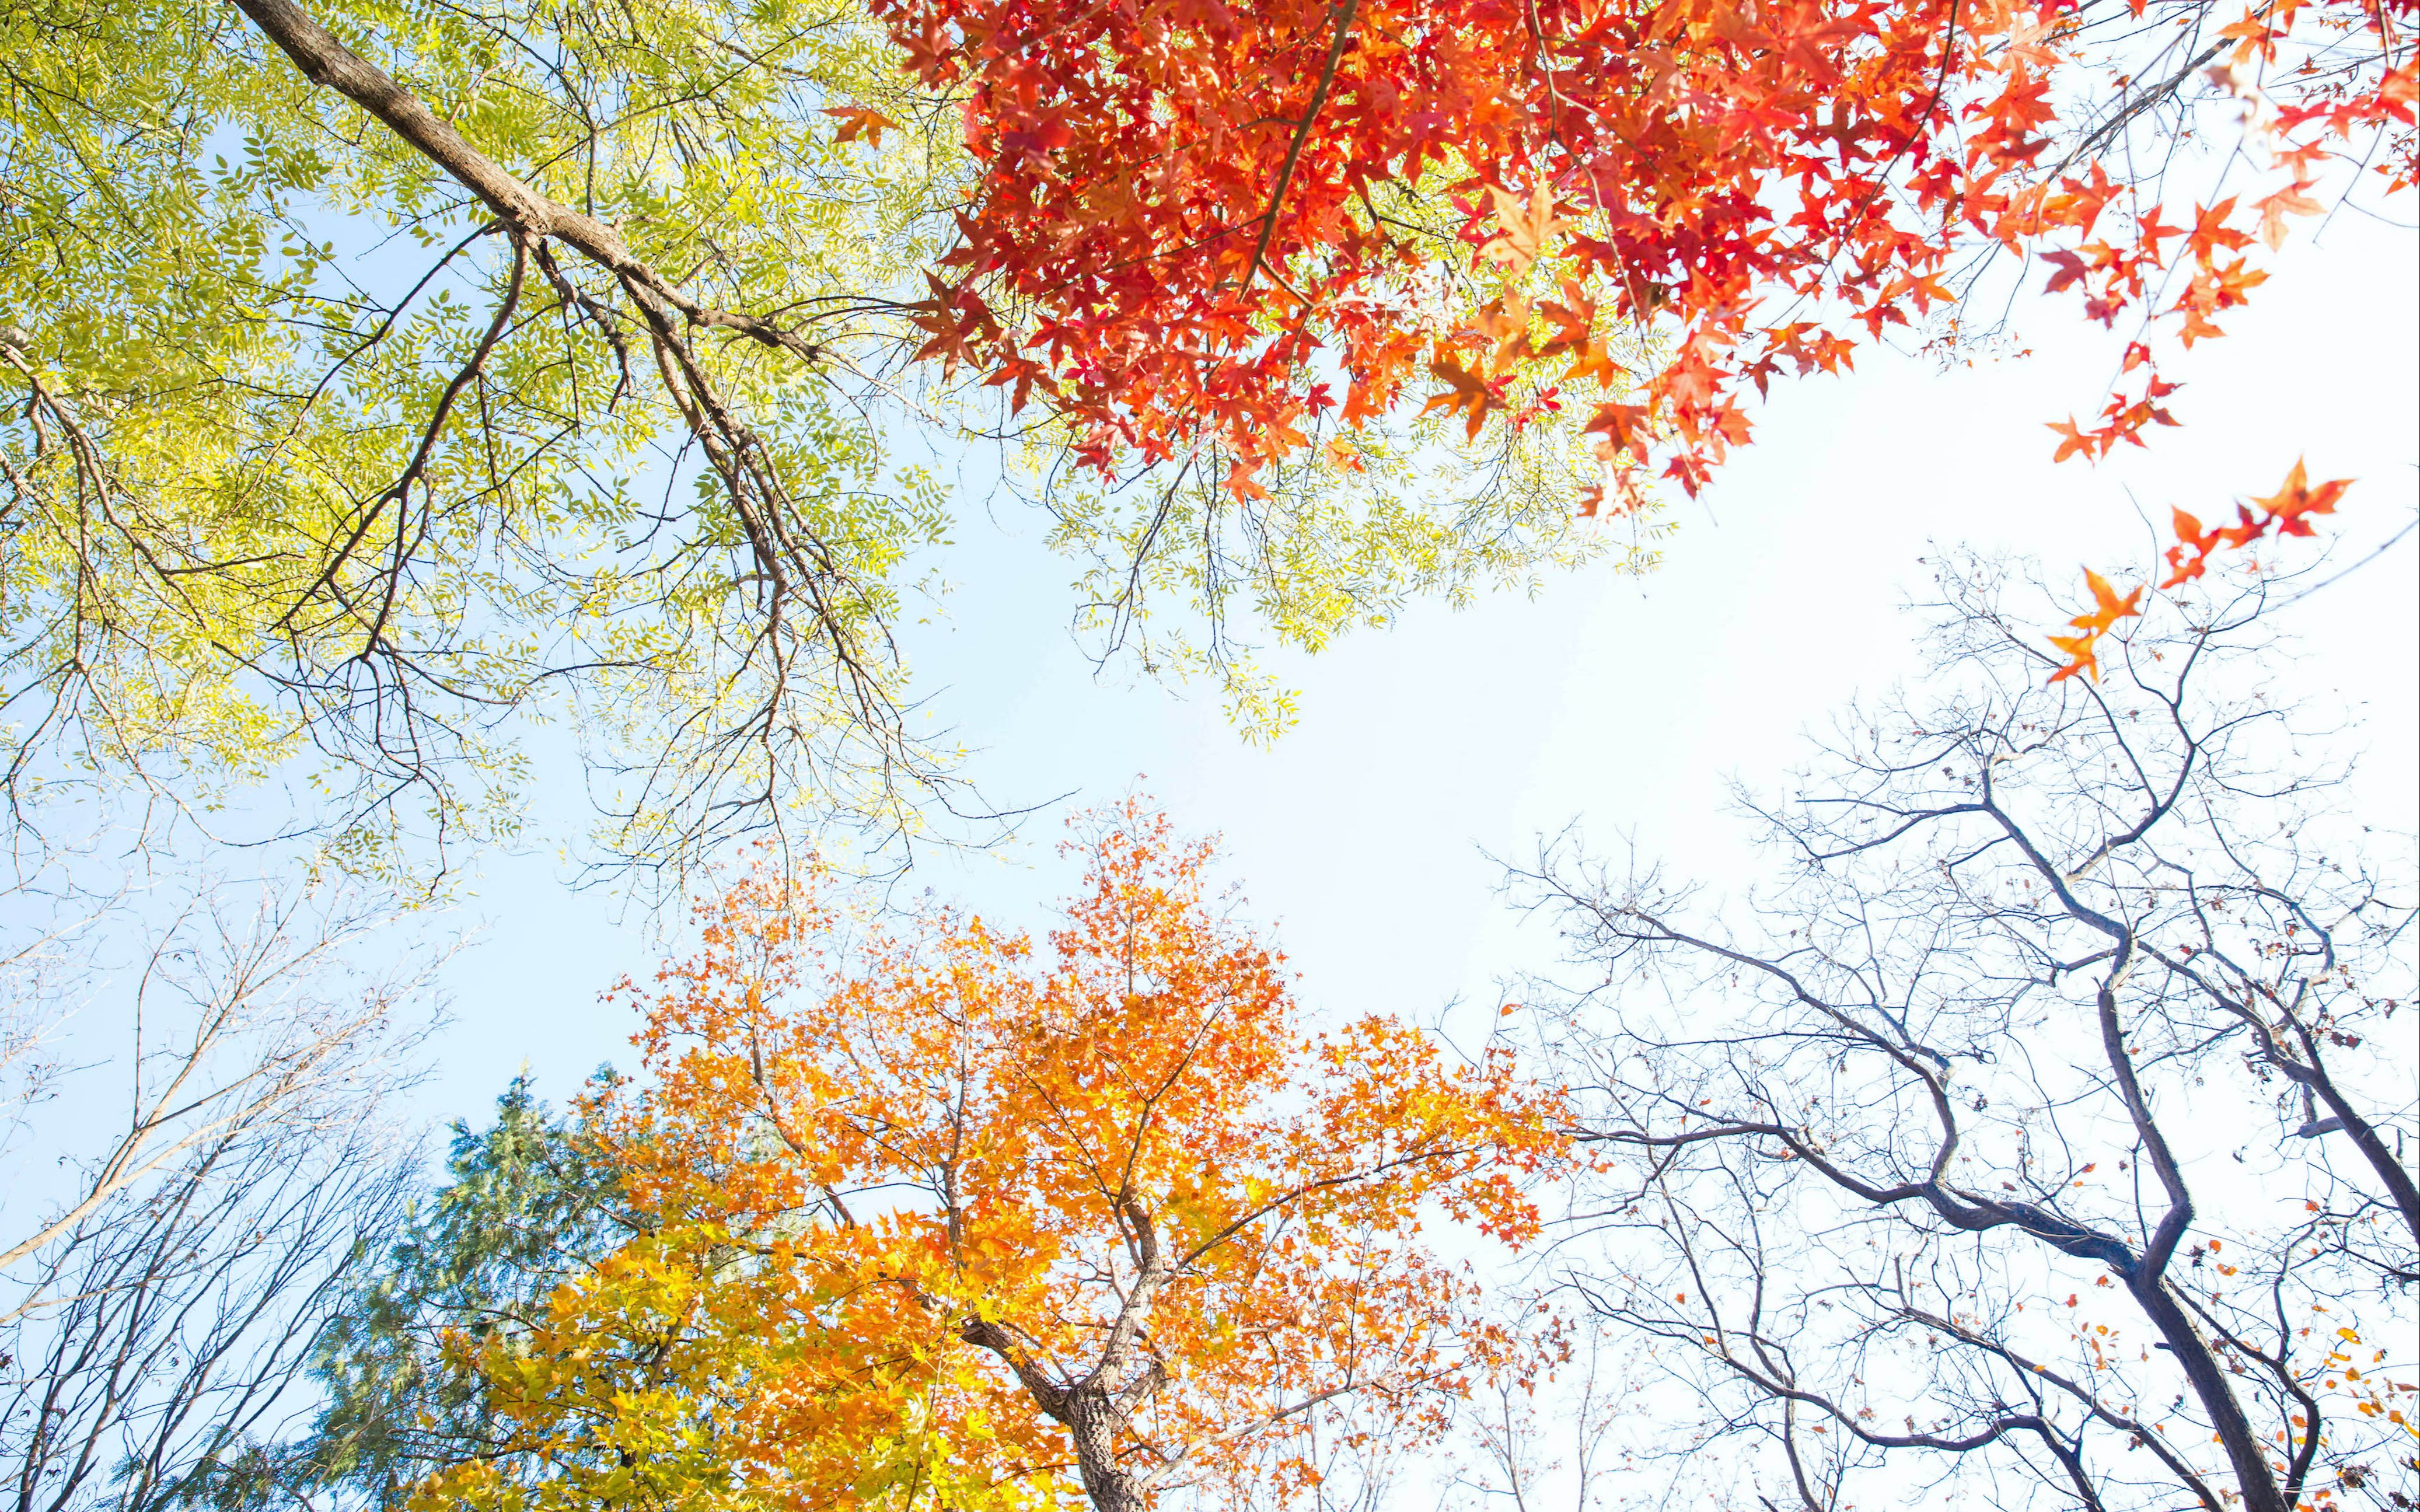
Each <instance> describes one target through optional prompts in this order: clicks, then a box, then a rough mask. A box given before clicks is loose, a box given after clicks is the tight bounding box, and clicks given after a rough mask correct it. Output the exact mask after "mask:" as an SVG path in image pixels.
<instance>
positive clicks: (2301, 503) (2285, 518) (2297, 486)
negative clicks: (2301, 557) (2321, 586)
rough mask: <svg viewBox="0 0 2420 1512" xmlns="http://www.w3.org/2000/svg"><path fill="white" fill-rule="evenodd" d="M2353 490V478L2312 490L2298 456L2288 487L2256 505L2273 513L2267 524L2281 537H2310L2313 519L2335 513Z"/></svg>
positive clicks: (2287, 482) (2287, 481)
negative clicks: (2340, 502) (2311, 520)
mask: <svg viewBox="0 0 2420 1512" xmlns="http://www.w3.org/2000/svg"><path fill="white" fill-rule="evenodd" d="M2350 487H2352V479H2350V478H2349V477H2339V478H2333V479H2330V480H2329V481H2328V482H2325V483H2322V484H2320V485H2319V487H2318V488H2311V487H2309V486H2308V485H2307V483H2306V482H2305V481H2304V473H2303V460H2302V459H2301V458H2299V457H2298V458H2296V459H2294V470H2293V471H2292V472H2290V473H2288V474H2287V475H2286V486H2285V487H2284V488H2281V489H2279V490H2278V491H2276V492H2274V493H2273V494H2271V495H2270V496H2269V497H2267V498H2265V499H2263V498H2259V497H2257V496H2256V497H2255V498H2254V499H2253V501H2252V502H2253V503H2254V504H2257V505H2258V506H2259V507H2261V508H2263V509H2265V510H2267V511H2268V512H2269V519H2268V521H2266V522H2264V523H2273V524H2274V525H2275V526H2276V527H2277V534H2279V535H2280V536H2307V535H2309V534H2311V522H2310V519H2309V517H2310V516H2312V515H2325V514H2334V513H2335V512H2336V501H2337V500H2338V499H2341V498H2343V497H2344V492H2345V490H2347V489H2349V488H2350Z"/></svg>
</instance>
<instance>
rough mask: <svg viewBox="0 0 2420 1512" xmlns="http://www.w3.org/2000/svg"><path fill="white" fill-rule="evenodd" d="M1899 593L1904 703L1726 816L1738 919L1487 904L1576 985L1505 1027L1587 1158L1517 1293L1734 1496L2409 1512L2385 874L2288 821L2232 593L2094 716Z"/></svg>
mask: <svg viewBox="0 0 2420 1512" xmlns="http://www.w3.org/2000/svg"><path fill="white" fill-rule="evenodd" d="M1938 580H1939V584H1940V586H1941V589H1942V594H1941V601H1940V602H1939V603H1937V604H1935V605H1932V606H1931V609H1932V610H1933V612H1934V613H1935V615H1936V616H1937V621H1938V623H1937V625H1936V628H1935V631H1934V633H1933V638H1932V642H1931V646H1932V649H1933V652H1934V655H1933V658H1932V663H1931V671H1930V674H1929V676H1928V677H1927V678H1925V680H1924V682H1923V684H1922V686H1921V688H1920V690H1919V691H1918V692H1917V693H1916V694H1912V695H1911V694H1901V695H1899V696H1896V697H1893V698H1891V699H1889V700H1887V701H1885V702H1884V703H1882V704H1880V705H1878V706H1876V707H1872V708H1869V709H1856V710H1854V711H1852V712H1851V713H1850V714H1849V715H1848V716H1847V717H1846V718H1845V719H1843V720H1842V721H1841V722H1840V724H1839V725H1838V728H1837V731H1836V733H1835V735H1834V737H1833V738H1832V739H1831V740H1828V741H1826V742H1824V743H1823V746H1822V748H1821V752H1820V755H1819V756H1817V758H1816V759H1815V761H1814V762H1813V763H1812V764H1811V765H1810V766H1809V767H1807V769H1805V770H1803V771H1801V772H1798V773H1797V774H1796V776H1795V777H1794V779H1793V781H1792V784H1791V786H1790V787H1789V789H1788V796H1787V797H1786V799H1784V800H1783V801H1781V802H1779V803H1758V802H1755V801H1753V800H1750V799H1749V798H1747V797H1746V795H1745V794H1743V796H1742V802H1743V804H1744V806H1745V808H1746V809H1747V811H1748V813H1749V814H1750V816H1751V817H1752V818H1754V819H1755V820H1756V821H1757V822H1758V823H1759V824H1760V825H1761V828H1762V830H1763V833H1764V834H1765V836H1766V837H1767V840H1768V842H1769V844H1770V846H1771V847H1772V848H1773V849H1774V850H1776V851H1777V852H1778V853H1779V855H1780V857H1781V860H1782V866H1781V870H1780V875H1779V876H1778V878H1777V879H1776V881H1774V883H1773V884H1772V885H1771V886H1769V887H1767V888H1765V889H1763V890H1761V891H1758V892H1754V893H1751V894H1749V895H1748V896H1746V898H1745V902H1744V903H1743V904H1742V905H1741V906H1738V907H1725V908H1717V907H1711V906H1706V905H1705V904H1704V903H1703V901H1702V900H1701V898H1700V897H1699V896H1698V895H1697V894H1696V893H1695V892H1694V891H1693V890H1692V889H1690V888H1688V887H1685V886H1678V885H1674V884H1671V883H1669V882H1668V881H1666V880H1665V879H1664V878H1663V876H1662V875H1660V874H1659V873H1658V872H1657V871H1656V870H1654V869H1652V868H1649V867H1642V866H1637V865H1634V866H1632V867H1630V868H1628V869H1627V870H1623V869H1618V868H1614V867H1609V866H1607V865H1603V864H1600V863H1595V862H1591V861H1590V860H1589V859H1587V858H1586V857H1585V856H1584V855H1583V854H1581V853H1580V851H1579V850H1578V848H1577V846H1576V845H1575V843H1574V842H1573V841H1572V840H1571V839H1570V837H1569V836H1566V837H1565V839H1564V840H1562V841H1559V842H1557V843H1555V844H1552V845H1549V846H1546V847H1544V849H1543V850H1542V852H1541V856H1540V860H1539V863H1538V865H1536V866H1535V868H1534V869H1528V870H1524V871H1519V872H1516V873H1515V874H1514V875H1515V879H1516V881H1515V883H1514V885H1515V887H1516V890H1518V891H1520V892H1521V893H1522V894H1523V895H1524V896H1526V898H1527V900H1528V902H1529V903H1530V904H1531V905H1532V906H1534V907H1537V908H1541V909H1544V910H1545V911H1547V912H1551V913H1552V914H1554V915H1555V916H1556V917H1557V918H1558V919H1559V921H1560V924H1561V926H1562V928H1563V931H1564V937H1565V939H1566V942H1567V943H1568V945H1569V947H1570V950H1571V953H1572V956H1573V958H1574V959H1575V960H1576V961H1579V962H1583V963H1585V964H1586V965H1587V966H1588V967H1589V968H1590V973H1591V975H1592V978H1593V979H1592V980H1590V981H1588V982H1586V983H1584V984H1582V985H1578V986H1565V987H1562V988H1559V989H1558V988H1554V987H1551V986H1548V985H1546V984H1541V986H1540V989H1539V990H1538V992H1537V994H1536V995H1535V998H1534V1002H1535V1003H1536V1004H1537V1005H1539V1006H1542V1007H1543V1008H1544V1009H1545V1010H1546V1011H1544V1013H1542V1014H1541V1015H1540V1016H1539V1017H1538V1020H1537V1022H1538V1024H1539V1029H1538V1033H1539V1035H1540V1037H1541V1039H1542V1040H1543V1041H1544V1044H1545V1046H1546V1047H1547V1048H1548V1049H1549V1050H1550V1052H1552V1054H1553V1056H1554V1057H1555V1059H1556V1061H1557V1062H1558V1063H1559V1071H1560V1074H1561V1075H1562V1076H1563V1077H1564V1078H1565V1080H1566V1081H1567V1083H1568V1084H1569V1085H1570V1086H1571V1087H1572V1088H1573V1089H1574V1097H1575V1115H1574V1116H1575V1132H1576V1133H1577V1134H1578V1136H1579V1137H1580V1138H1581V1139H1583V1140H1586V1141H1589V1142H1591V1143H1593V1144H1594V1145H1595V1146H1597V1147H1598V1148H1599V1149H1600V1150H1601V1151H1602V1152H1603V1153H1604V1155H1605V1157H1606V1159H1605V1160H1604V1161H1603V1162H1602V1163H1601V1164H1600V1166H1599V1167H1598V1171H1597V1174H1596V1176H1595V1177H1594V1178H1593V1179H1592V1180H1591V1181H1590V1182H1589V1183H1588V1184H1586V1185H1585V1187H1584V1188H1583V1189H1581V1190H1580V1191H1578V1192H1576V1193H1575V1201H1574V1206H1573V1209H1572V1212H1571V1215H1570V1216H1571V1228H1572V1232H1571V1235H1570V1236H1569V1238H1567V1239H1566V1240H1565V1241H1564V1245H1563V1247H1562V1249H1561V1251H1560V1252H1559V1278H1560V1280H1561V1282H1562V1284H1563V1285H1565V1286H1568V1287H1569V1288H1570V1289H1571V1290H1572V1291H1573V1292H1575V1293H1576V1294H1577V1295H1578V1296H1580V1297H1581V1298H1583V1299H1585V1301H1586V1302H1588V1303H1589V1304H1590V1306H1592V1307H1593V1308H1594V1309H1595V1310H1596V1311H1597V1312H1598V1313H1599V1314H1601V1315H1602V1316H1603V1317H1606V1318H1607V1319H1610V1320H1612V1321H1613V1322H1614V1323H1616V1324H1617V1325H1618V1326H1620V1327H1621V1328H1622V1329H1624V1330H1627V1331H1628V1332H1629V1333H1631V1334H1632V1335H1633V1336H1634V1338H1636V1339H1637V1341H1638V1343H1639V1345H1640V1346H1641V1350H1640V1356H1639V1357H1640V1358H1641V1359H1642V1360H1646V1361H1650V1362H1652V1365H1653V1366H1654V1368H1656V1369H1658V1370H1660V1371H1661V1372H1663V1373H1664V1374H1665V1376H1666V1378H1667V1380H1668V1382H1669V1390H1668V1393H1667V1394H1666V1400H1667V1403H1668V1407H1669V1408H1670V1409H1671V1410H1672V1411H1679V1412H1681V1413H1682V1415H1683V1416H1689V1417H1693V1418H1694V1422H1692V1423H1691V1424H1689V1425H1688V1428H1687V1431H1685V1432H1683V1433H1679V1434H1674V1435H1672V1436H1670V1437H1669V1438H1668V1440H1667V1442H1666V1443H1665V1445H1664V1446H1663V1448H1662V1449H1661V1451H1660V1453H1662V1454H1663V1455H1664V1456H1666V1457H1668V1459H1670V1460H1671V1461H1674V1462H1675V1463H1674V1464H1673V1469H1674V1470H1675V1473H1677V1474H1681V1475H1684V1476H1686V1477H1687V1482H1688V1484H1689V1485H1690V1486H1691V1488H1692V1490H1693V1492H1695V1493H1700V1494H1701V1493H1703V1492H1704V1491H1707V1490H1713V1491H1714V1493H1715V1494H1716V1495H1717V1497H1718V1498H1720V1497H1722V1496H1726V1495H1727V1496H1729V1497H1730V1499H1731V1500H1733V1501H1734V1503H1735V1504H1742V1505H1755V1504H1761V1505H1764V1506H1767V1507H1778V1506H1781V1505H1785V1504H1787V1505H1793V1506H1800V1507H1805V1508H1810V1509H1814V1508H1823V1509H1830V1508H1836V1507H1845V1506H1848V1505H1851V1504H1856V1505H1863V1506H1872V1505H1875V1504H1878V1503H1880V1502H1884V1501H1887V1500H1890V1499H1891V1498H1893V1497H1894V1496H1897V1497H1901V1498H1905V1499H1909V1500H1911V1501H1912V1500H1915V1499H1917V1498H1926V1499H1931V1498H1938V1497H1940V1496H1942V1495H1945V1494H1962V1495H1964V1496H1971V1497H1975V1498H1978V1499H1979V1504H1988V1505H1992V1506H1995V1507H2011V1508H2013V1507H2024V1506H2037V1505H2039V1506H2082V1507H2086V1508H2092V1509H2101V1508H2108V1509H2112V1512H2115V1509H2118V1508H2138V1507H2139V1508H2153V1507H2159V1508H2167V1507H2180V1506H2201V1507H2207V1508H2211V1509H2213V1512H2215V1509H2218V1508H2222V1507H2234V1506H2242V1507H2247V1508H2251V1509H2254V1512H2288V1509H2289V1508H2315V1509H2316V1508H2333V1507H2352V1506H2377V1507H2387V1506H2393V1507H2411V1506H2413V1505H2415V1504H2420V1459H2415V1458H2414V1455H2413V1449H2414V1443H2413V1436H2412V1429H2411V1426H2410V1424H2411V1422H2412V1419H2413V1418H2414V1417H2415V1416H2420V1412H2415V1411H2414V1408H2415V1405H2420V1404H2415V1401H2414V1398H2413V1395H2412V1393H2413V1386H2412V1380H2414V1379H2415V1373H2414V1371H2413V1370H2412V1364H2413V1360H2412V1348H2413V1341H2414V1339H2415V1337H2420V1332H2415V1325H2416V1324H2420V1318H2415V1307H2414V1297H2413V1290H2412V1284H2413V1282H2414V1281H2415V1280H2420V1195H2415V1191H2414V1186H2413V1181H2412V1168H2411V1165H2410V1161H2411V1158H2412V1146H2411V1141H2412V1134H2413V1131H2414V1100H2413V1099H2414V1059H2413V1044H2412V1038H2413V1037H2412V1032H2411V1025H2410V1022H2409V1019H2408V1017H2407V1018H2406V1019H2405V1021H2403V1022H2402V1023H2400V1024H2398V1023H2397V1022H2396V1020H2397V1015H2398V1014H2399V1013H2401V1014H2408V1012H2409V1009H2410V1006H2411V1002H2412V994H2413V990H2414V969H2413V946H2414V928H2413V903H2414V896H2413V892H2414V879H2413V876H2412V859H2411V852H2410V850H2409V845H2408V838H2405V837H2393V836H2386V835H2381V834H2377V833H2373V831H2372V830H2371V829H2370V828H2369V827H2367V826H2366V825H2363V824H2361V823H2360V822H2358V820H2357V819H2355V818H2350V817H2348V816H2346V815H2344V814H2342V813H2340V812H2337V811H2336V810H2335V807H2333V806H2332V804H2333V803H2335V802H2336V801H2337V800H2338V797H2339V794H2340V792H2341V787H2340V784H2341V780H2342V776H2343V772H2344V769H2343V768H2342V767H2341V766H2330V765H2328V764H2327V763H2326V762H2325V761H2324V760H2322V759H2321V758H2320V756H2319V755H2317V754H2316V753H2318V752H2319V751H2321V750H2323V749H2324V740H2323V738H2324V737H2325V736H2326V735H2327V734H2328V733H2329V732H2328V731H2326V730H2324V729H2322V728H2319V726H2318V725H2317V723H2316V721H2315V720H2314V718H2313V717H2312V713H2311V709H2310V707H2309V705H2308V703H2307V701H2305V700H2303V699H2301V698H2300V697H2299V694H2300V693H2301V692H2302V690H2301V688H2300V687H2299V686H2298V684H2299V683H2300V682H2301V681H2302V680H2303V678H2304V675H2305V672H2306V668H2304V667H2302V666H2300V665H2298V664H2297V663H2296V662H2294V661H2293V659H2292V658H2291V657H2290V655H2289V654H2288V652H2287V651H2286V650H2285V649H2284V648H2283V647H2281V645H2280V643H2279V641H2278V637H2277V636H2276V635H2275V634H2274V633H2273V631H2272V629H2271V628H2270V626H2269V625H2268V624H2267V623H2266V622H2265V619H2264V616H2265V614H2266V612H2267V610H2268V609H2269V607H2270V605H2271V603H2272V602H2273V600H2274V599H2276V598H2277V597H2278V596H2279V590H2278V585H2276V584H2275V583H2273V582H2270V581H2264V580H2256V581H2254V582H2252V583H2250V584H2249V585H2236V586H2234V587H2232V588H2228V587H2224V586H2213V587H2212V588H2211V590H2210V593H2211V596H2205V595H2202V594H2199V593H2196V594H2195V595H2193V596H2189V597H2183V598H2176V599H2164V600H2155V601H2154V602H2153V603H2152V604H2151V605H2150V606H2149V608H2148V610H2147V611H2146V615H2145V617H2143V618H2140V619H2137V620H2134V621H2132V622H2130V627H2129V628H2130V630H2131V633H2128V634H2126V635H2125V636H2124V637H2123V645H2122V647H2120V649H2119V651H2118V654H2117V655H2116V656H2114V657H2112V658H2110V659H2109V661H2108V664H2109V668H2110V670H2109V672H2108V674H2107V680H2106V681H2105V682H2103V683H2100V684H2095V683H2093V682H2089V681H2085V680H2081V679H2077V680H2068V681H2061V682H2056V683H2052V682H2048V681H2047V680H2046V679H2047V676H2048V674H2049V673H2050V672H2051V670H2052V669H2053V667H2054V666H2055V663H2054V662H2052V661H2051V660H2050V659H2049V658H2048V657H2047V656H2046V655H2044V654H2043V653H2042V652H2041V651H2040V650H2037V649H2036V648H2035V646H2034V644H2033V642H2034V639H2035V637H2034V636H2033V635H2031V634H2029V633H2027V632H2026V630H2025V627H2026V626H2028V625H2029V624H2031V623H2034V622H2035V618H2036V617H2037V616H2033V615H2031V614H2030V613H2029V612H2017V613H2013V614H2011V615H2009V616H2007V617H2005V618H2004V617H2003V615H2002V612H2001V609H2000V607H1999V606H2000V603H2001V600H2002V598H2003V595H2004V593H2005V591H2006V590H2007V589H2008V588H2009V585H2010V582H2011V574H2010V573H2009V571H2008V570H2007V569H2004V568H2001V567H1998V566H1994V565H1992V564H1988V563H1978V562H1974V561H1961V562H1957V563H1953V564H1950V565H1948V566H1947V567H1945V568H1943V569H1940V571H1939V574H1938ZM1584 1241H1585V1242H1584ZM1592 1251H1593V1253H1592Z"/></svg>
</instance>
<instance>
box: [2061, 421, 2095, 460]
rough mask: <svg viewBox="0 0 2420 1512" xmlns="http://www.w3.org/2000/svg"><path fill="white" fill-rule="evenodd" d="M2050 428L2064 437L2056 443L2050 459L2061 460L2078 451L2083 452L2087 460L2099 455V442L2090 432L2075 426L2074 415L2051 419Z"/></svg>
mask: <svg viewBox="0 0 2420 1512" xmlns="http://www.w3.org/2000/svg"><path fill="white" fill-rule="evenodd" d="M2050 429H2053V430H2055V431H2056V432H2058V433H2059V434H2060V435H2061V436H2063V437H2065V438H2066V439H2065V440H2063V441H2061V442H2060V443H2059V444H2058V450H2057V451H2056V452H2055V453H2054V454H2053V455H2052V457H2051V460H2052V461H2054V462H2063V461H2065V460H2068V459H2069V458H2071V457H2072V456H2074V455H2076V454H2077V453H2078V452H2081V453H2083V454H2084V457H2085V460H2087V461H2089V460H2092V459H2093V458H2096V457H2098V456H2100V455H2101V449H2100V444H2099V442H2098V441H2097V440H2096V439H2095V437H2094V436H2093V435H2092V434H2090V433H2088V432H2086V431H2084V430H2080V429H2077V428H2076V424H2075V418H2074V416H2072V415H2071V416H2069V417H2068V418H2067V419H2064V420H2053V421H2052V422H2050Z"/></svg>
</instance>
